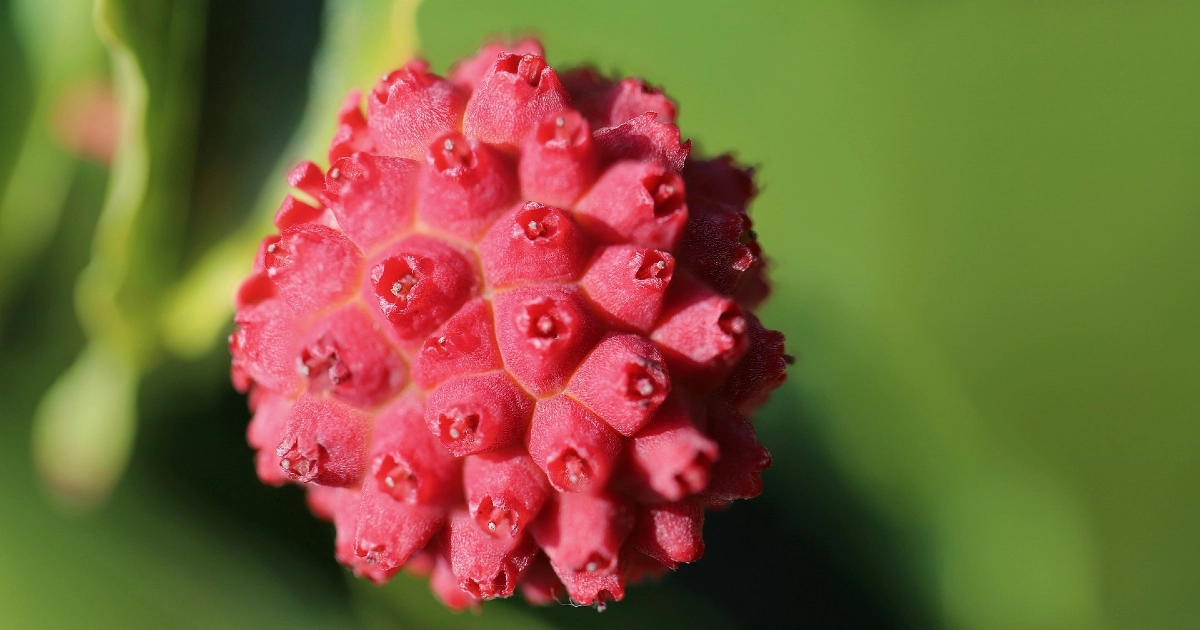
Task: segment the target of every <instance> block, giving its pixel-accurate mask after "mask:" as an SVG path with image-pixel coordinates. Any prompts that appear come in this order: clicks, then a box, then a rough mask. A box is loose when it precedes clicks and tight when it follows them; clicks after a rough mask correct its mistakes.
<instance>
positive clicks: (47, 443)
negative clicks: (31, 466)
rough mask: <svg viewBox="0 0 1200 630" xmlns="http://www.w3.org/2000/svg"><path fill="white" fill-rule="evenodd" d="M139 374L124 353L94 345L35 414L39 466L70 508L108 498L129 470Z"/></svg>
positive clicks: (35, 445) (88, 348)
mask: <svg viewBox="0 0 1200 630" xmlns="http://www.w3.org/2000/svg"><path fill="white" fill-rule="evenodd" d="M136 386H137V374H136V372H134V368H133V366H132V365H130V364H129V363H128V358H127V357H126V356H124V355H123V353H121V352H118V351H114V350H112V349H110V348H108V347H107V346H106V345H105V344H104V343H103V342H94V343H92V344H91V345H89V346H88V347H87V349H86V350H85V351H84V353H83V355H82V356H80V357H79V359H78V360H77V361H76V362H75V365H73V366H72V367H71V369H70V370H69V371H67V373H66V374H64V375H63V376H62V377H61V378H60V379H59V381H58V382H57V383H55V384H54V386H53V387H51V388H50V391H48V392H46V395H45V397H44V398H43V399H42V404H41V406H40V407H39V408H38V410H37V414H36V415H35V416H34V430H35V433H34V435H33V444H34V449H35V450H34V462H35V463H36V465H37V468H38V470H39V471H41V473H42V475H43V477H44V480H45V481H46V482H47V483H48V484H49V485H50V487H51V488H53V489H54V490H55V492H56V495H57V496H56V498H58V499H60V500H63V501H66V502H68V506H73V505H84V506H86V505H88V504H91V503H93V502H95V501H96V500H98V499H100V498H103V497H104V496H106V495H107V494H108V492H109V491H110V490H111V489H112V487H113V485H114V484H115V483H116V481H117V478H118V477H119V476H120V474H121V471H123V470H124V469H125V463H126V462H127V461H128V460H129V451H130V449H131V448H132V446H133V437H134V432H135V430H136V426H135V425H134V422H135V420H136V418H137V401H136V400H135V395H136V394H137V392H136Z"/></svg>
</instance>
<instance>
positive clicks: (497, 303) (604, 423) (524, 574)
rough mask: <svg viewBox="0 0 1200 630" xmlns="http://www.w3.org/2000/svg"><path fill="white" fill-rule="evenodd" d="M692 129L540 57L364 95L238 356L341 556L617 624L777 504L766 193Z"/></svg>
mask: <svg viewBox="0 0 1200 630" xmlns="http://www.w3.org/2000/svg"><path fill="white" fill-rule="evenodd" d="M676 114H677V111H676V106H675V104H674V103H673V102H672V101H671V100H670V99H668V98H667V97H666V96H665V95H664V94H663V93H662V92H661V91H660V90H658V89H656V88H653V87H651V86H649V85H647V84H645V83H643V82H642V81H640V80H638V79H633V78H624V79H615V78H610V77H606V76H603V75H601V74H599V73H597V72H596V71H594V70H592V69H590V68H572V69H567V70H565V71H562V72H560V71H558V70H556V69H555V68H553V67H551V66H550V65H548V64H547V62H546V59H545V56H544V54H543V51H542V47H541V45H540V44H539V43H538V42H536V41H532V40H530V41H522V42H518V43H516V44H514V45H511V46H505V45H500V44H493V45H489V46H486V47H485V48H483V50H481V51H480V52H479V53H478V54H477V55H476V56H474V57H472V58H469V59H465V60H463V61H461V62H459V63H458V64H457V65H455V66H454V67H453V68H452V69H451V71H450V73H449V76H446V77H442V76H438V75H436V74H434V73H432V72H431V71H430V69H429V67H428V65H427V64H426V63H424V62H422V61H412V62H410V63H409V64H408V65H406V66H404V67H403V68H400V69H398V70H395V71H394V72H390V73H388V74H387V75H386V76H384V77H383V78H382V79H381V80H380V81H379V83H378V84H377V85H375V86H374V87H373V88H372V89H371V91H370V92H369V93H367V94H366V95H363V94H361V93H359V92H352V93H351V94H350V95H349V96H347V98H346V100H345V103H344V104H343V106H342V108H341V110H340V111H339V112H338V113H337V122H338V126H337V131H336V134H335V136H334V138H333V141H332V143H331V145H330V148H329V153H328V156H327V158H328V166H327V167H322V166H318V165H317V164H315V163H313V162H305V163H303V164H301V165H299V166H297V167H296V168H295V170H293V171H292V172H291V174H290V175H289V178H288V181H289V183H290V184H291V185H292V186H293V187H294V188H295V189H296V192H295V193H294V194H292V195H289V196H287V197H286V198H285V199H284V200H283V203H282V205H281V206H280V208H279V211H278V214H277V215H276V217H275V226H276V228H277V229H278V232H277V233H275V234H272V235H270V236H268V237H266V238H265V239H264V240H263V242H262V246H261V248H260V250H259V253H258V257H257V259H256V260H255V263H254V268H253V272H252V273H251V275H250V276H249V277H248V278H247V279H246V280H245V282H244V283H243V284H242V285H241V287H240V289H239V290H238V292H237V295H236V300H235V301H236V307H237V315H236V329H235V331H234V333H233V335H232V336H231V337H230V349H231V352H232V355H233V368H232V373H233V382H234V384H235V386H236V387H237V388H238V389H239V390H241V391H244V392H247V393H248V394H249V403H250V408H251V410H252V411H253V419H252V420H251V422H250V426H249V430H248V435H247V438H248V441H249V443H250V446H252V447H253V448H254V449H255V451H256V467H257V472H258V476H259V477H260V478H261V479H262V481H263V482H265V483H268V484H272V485H280V484H284V483H295V484H300V485H302V486H304V487H306V488H308V489H309V492H308V497H309V504H310V507H311V508H312V511H313V512H314V513H315V514H316V515H317V516H319V517H322V518H325V519H328V520H330V521H332V522H333V524H334V526H335V528H336V545H335V547H336V556H337V559H338V560H339V561H341V562H342V563H344V564H346V565H347V566H348V567H350V568H351V569H352V570H354V571H355V572H356V573H358V574H360V575H362V576H364V577H367V578H369V579H371V580H374V581H376V582H384V581H386V580H388V579H389V578H390V577H391V576H392V575H394V574H395V572H396V571H399V570H401V569H404V568H407V569H409V570H411V571H413V572H415V573H418V574H420V575H427V576H429V578H430V584H431V588H432V589H433V591H434V592H435V593H436V594H437V595H438V596H439V597H440V598H441V599H442V601H443V602H445V604H446V605H447V606H449V607H451V608H454V609H460V608H464V607H470V606H474V605H476V603H477V602H479V601H481V600H486V599H491V598H497V597H509V596H511V595H513V594H514V593H516V592H517V591H518V590H520V591H521V593H522V594H523V595H524V597H525V598H526V599H527V600H529V601H530V602H532V603H534V604H546V603H550V602H554V601H565V600H567V599H569V600H571V601H572V602H575V603H577V604H596V605H600V606H602V605H603V604H604V603H606V602H608V601H612V600H619V599H621V598H622V597H623V595H624V592H625V588H626V586H628V585H629V584H631V583H633V582H636V581H638V580H640V579H642V578H644V577H646V576H655V575H660V574H662V573H663V572H664V571H667V570H670V569H674V568H676V567H677V566H678V565H679V564H680V563H686V562H693V561H695V560H697V559H699V558H700V556H701V555H702V554H703V552H704V540H703V537H702V529H703V523H704V515H705V512H706V510H710V509H722V508H725V507H726V506H728V505H729V504H730V503H731V502H732V501H734V500H736V499H745V498H750V497H754V496H756V495H758V494H759V493H760V492H761V490H762V483H761V480H760V477H759V474H760V473H761V472H762V471H763V470H764V469H766V468H767V467H768V466H769V465H770V462H771V459H770V456H769V455H768V453H767V451H766V449H765V448H764V447H763V446H762V445H761V444H760V443H759V441H758V439H757V437H756V435H755V431H754V427H753V425H752V424H751V423H750V421H749V420H748V418H749V416H750V415H751V414H752V413H753V412H754V410H755V409H756V408H757V407H758V406H759V405H760V404H762V402H763V401H764V400H765V399H766V398H767V396H768V394H769V393H770V392H771V391H772V390H773V389H774V388H776V387H777V386H778V385H779V384H780V383H781V382H782V381H783V380H784V378H785V376H786V373H785V370H786V367H787V364H788V363H789V362H790V357H788V356H787V355H786V354H785V353H784V346H783V336H782V335H781V334H780V333H778V332H776V331H773V330H770V329H768V328H766V327H764V326H763V324H762V323H761V322H760V321H759V320H758V318H757V317H755V315H754V313H753V309H754V307H755V306H757V305H758V304H759V303H760V302H761V301H762V300H763V298H765V297H766V295H767V292H768V285H767V282H766V278H765V262H764V260H763V255H762V251H761V250H760V248H759V246H758V243H757V241H756V235H755V233H754V231H753V229H752V224H751V221H750V217H749V215H748V214H747V205H748V204H749V203H750V201H751V199H752V198H753V197H754V195H755V185H754V180H753V177H752V172H751V171H750V170H748V169H745V168H742V167H740V166H738V165H737V164H736V163H735V162H734V161H733V159H732V158H731V157H729V156H720V157H716V158H712V159H703V158H698V157H696V156H694V155H692V154H691V145H690V143H689V142H687V141H684V140H682V139H681V138H682V136H681V135H680V131H679V128H678V127H677V126H676V124H675V120H676Z"/></svg>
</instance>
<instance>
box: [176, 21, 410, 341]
mask: <svg viewBox="0 0 1200 630" xmlns="http://www.w3.org/2000/svg"><path fill="white" fill-rule="evenodd" d="M418 5H419V0H361V1H359V2H329V3H327V4H326V6H325V18H324V33H323V35H322V43H321V45H320V48H319V49H318V51H317V54H316V58H315V60H314V63H313V75H312V83H311V87H310V93H309V103H308V108H307V113H306V114H305V115H304V119H303V121H302V122H301V124H300V128H299V129H298V130H297V132H296V135H295V137H294V139H293V141H292V143H291V145H290V146H289V147H288V149H287V150H286V151H285V152H284V154H283V156H282V157H281V159H280V161H279V166H278V168H277V169H276V171H277V175H276V176H274V177H271V178H270V179H268V180H267V182H266V183H265V185H264V187H263V191H262V194H261V196H260V200H259V202H258V204H257V206H256V209H255V210H254V212H253V214H252V215H251V216H250V218H249V219H248V220H247V222H246V224H245V225H244V226H243V227H242V228H241V229H239V230H238V231H237V232H235V233H233V234H231V235H230V236H229V237H228V238H227V239H226V240H225V241H223V242H221V243H219V244H218V245H216V246H214V247H213V248H212V249H211V250H210V251H209V252H208V253H207V254H205V255H204V256H203V257H202V258H201V259H200V261H199V262H198V263H197V264H196V265H195V267H194V268H193V269H192V270H191V271H190V272H189V273H188V275H187V276H186V277H184V279H183V280H182V281H181V282H180V283H179V285H178V286H177V287H176V288H175V290H174V291H173V293H172V295H171V297H170V299H169V303H168V307H167V310H166V313H165V316H164V319H163V322H162V330H163V338H164V342H165V344H166V346H167V348H168V349H169V350H171V351H172V352H174V353H176V354H177V355H179V356H183V357H196V356H199V355H201V354H203V353H204V352H206V351H207V350H208V349H209V348H211V347H212V346H213V344H214V343H215V342H216V341H217V340H218V339H220V336H221V333H222V331H224V330H225V329H226V328H227V327H228V325H229V319H230V317H231V315H232V295H233V291H234V288H235V287H236V286H237V283H238V281H239V280H241V279H242V278H244V277H245V275H246V270H247V269H249V268H250V263H251V261H252V260H253V259H254V252H255V250H256V248H257V246H258V243H259V241H260V240H261V239H262V237H263V236H265V235H266V234H267V233H268V232H270V231H271V218H272V217H273V216H274V213H275V210H276V209H278V207H279V204H280V203H281V202H282V201H283V198H284V196H285V195H286V194H287V193H288V191H289V187H288V185H287V182H286V181H285V180H284V177H283V176H284V174H285V173H286V172H287V171H288V170H290V169H291V167H293V166H295V165H296V164H297V163H299V162H300V161H302V160H313V161H316V162H323V161H324V160H325V153H326V148H327V147H328V145H329V141H330V139H332V138H333V132H334V130H335V129H336V125H337V120H336V116H335V114H336V113H337V110H338V106H339V105H340V104H341V102H342V99H344V98H345V97H346V95H347V94H348V93H349V92H350V90H352V89H360V90H363V91H364V92H365V91H366V90H369V89H370V88H371V86H373V85H374V84H375V82H376V81H378V79H379V76H380V75H382V74H383V73H384V72H387V71H389V70H391V69H393V68H396V67H397V66H400V65H402V64H404V62H405V61H407V60H408V59H409V58H411V57H412V55H413V54H414V51H415V50H416V47H417V33H416V11H417V6H418Z"/></svg>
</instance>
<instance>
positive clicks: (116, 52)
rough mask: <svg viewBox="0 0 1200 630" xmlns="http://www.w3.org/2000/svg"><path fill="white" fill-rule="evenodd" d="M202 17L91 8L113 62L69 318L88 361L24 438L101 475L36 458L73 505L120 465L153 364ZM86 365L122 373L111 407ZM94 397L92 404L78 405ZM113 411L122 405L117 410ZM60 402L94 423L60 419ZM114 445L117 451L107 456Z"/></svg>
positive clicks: (175, 9)
mask: <svg viewBox="0 0 1200 630" xmlns="http://www.w3.org/2000/svg"><path fill="white" fill-rule="evenodd" d="M204 7H205V5H204V3H203V2H196V1H192V0H180V1H178V2H159V1H157V0H98V1H97V3H96V5H95V22H96V28H97V31H98V32H99V34H100V36H101V39H102V40H103V41H104V43H105V45H106V46H107V47H108V49H109V52H110V55H111V57H112V67H113V74H114V80H115V85H116V90H117V96H118V100H119V102H120V107H121V122H120V138H119V140H118V144H117V149H116V154H115V155H114V161H113V168H112V177H111V180H110V184H109V189H108V196H107V199H106V201H105V205H104V209H103V210H102V212H101V215H100V220H99V223H98V224H97V226H96V234H95V241H94V243H93V249H92V260H91V262H90V263H89V264H88V266H87V268H86V269H85V270H84V271H83V273H82V274H81V276H80V278H79V282H78V285H77V292H76V301H77V311H78V314H79V317H80V320H81V322H82V324H83V326H84V329H85V331H86V333H87V335H88V338H89V340H90V342H89V349H88V350H85V352H84V354H83V356H82V357H81V358H80V359H79V364H78V367H77V368H74V369H73V370H72V371H69V372H68V373H67V374H66V375H64V377H63V378H62V379H61V380H60V381H59V382H58V384H56V385H55V387H54V388H53V389H52V390H51V393H50V394H49V398H48V399H47V402H46V404H44V405H43V406H42V407H41V408H40V409H41V412H42V413H41V414H40V415H39V416H38V418H37V422H38V424H39V427H38V429H37V430H36V431H35V433H34V436H35V438H37V439H38V443H37V444H35V446H34V448H35V451H36V452H38V453H39V454H46V453H58V452H71V453H73V454H76V455H79V456H81V457H83V458H84V459H85V461H88V462H91V463H93V464H101V463H102V464H104V465H105V466H106V467H107V468H106V469H104V470H95V471H91V472H93V473H95V474H79V472H78V471H74V470H72V468H71V467H72V466H73V465H74V462H72V461H68V460H64V459H62V458H59V457H47V456H41V457H39V458H38V461H37V463H38V465H39V466H41V467H42V473H43V477H44V479H45V480H46V481H47V482H49V483H50V484H54V483H55V482H59V481H64V480H66V481H70V482H71V484H72V485H71V486H70V487H69V488H56V489H57V490H59V491H61V492H62V493H64V494H67V495H69V496H72V497H77V498H78V497H90V498H101V497H103V496H104V495H105V494H106V493H107V491H108V490H109V489H110V485H109V484H111V483H112V482H113V481H114V480H115V479H117V478H118V477H119V475H120V472H121V470H122V469H123V468H124V465H125V459H124V458H118V457H116V456H117V455H126V456H127V454H128V453H129V451H130V441H131V440H132V439H133V436H134V433H135V432H134V431H133V430H131V427H133V426H136V416H135V414H136V408H135V406H134V405H132V404H128V401H131V400H132V399H133V397H134V396H135V394H136V391H137V384H138V380H139V379H140V375H141V371H142V370H145V369H146V368H147V367H148V366H149V365H151V364H152V362H153V361H154V360H155V354H156V349H157V334H156V333H157V330H158V327H157V321H158V317H157V316H158V312H159V309H160V304H161V300H162V294H163V293H164V291H165V290H166V287H167V286H168V284H169V283H170V281H171V280H172V279H173V275H174V267H175V264H174V261H175V258H176V256H177V251H178V243H179V241H180V238H181V237H182V234H181V229H180V228H181V226H182V221H183V216H184V213H183V212H181V211H180V210H181V209H184V208H186V207H187V204H188V197H189V194H190V190H189V186H190V182H191V179H190V178H191V166H192V163H191V160H192V154H193V150H194V141H195V137H194V136H195V120H196V116H197V113H198V105H197V100H198V99H197V98H196V96H197V94H198V89H199V86H198V83H199V81H198V76H199V72H198V70H199V68H198V63H199V60H200V54H199V53H200V51H201V48H202V43H203V37H202V36H203V32H204V31H203V26H204ZM97 357H107V360H106V361H104V363H105V364H110V365H120V366H122V368H123V369H121V370H115V371H113V372H112V373H110V374H108V375H105V377H104V378H107V379H109V380H108V382H107V386H108V387H110V388H112V389H113V390H114V391H116V392H122V396H120V397H118V398H115V399H110V398H107V397H104V396H103V394H102V392H100V391H99V390H98V389H97V388H96V385H95V384H96V382H97V378H99V375H98V374H97V370H98V369H99V368H98V364H89V361H92V360H96V358H97ZM95 396H100V397H97V398H94V399H92V398H89V397H95ZM121 400H125V401H126V402H125V403H119V404H118V402H119V401H121ZM67 401H69V402H70V403H71V404H73V405H81V406H83V407H89V406H91V407H93V408H95V409H97V410H101V411H99V412H97V413H94V414H88V413H77V414H71V413H69V409H68V408H67V407H66V406H65V404H64V403H65V402H67ZM114 401H118V402H114ZM101 422H107V423H108V424H107V426H105V425H103V424H99V423H101ZM77 434H89V435H105V436H107V439H106V440H105V441H103V442H95V443H92V448H95V449H97V451H98V452H97V454H96V455H95V456H93V457H85V456H84V455H83V454H82V453H80V449H81V448H86V447H87V444H86V443H83V442H80V441H78V440H76V439H75V438H74V437H73V436H74V435H77ZM118 439H124V440H125V441H126V443H124V444H117V443H116V440H118ZM100 451H102V453H101V452H100ZM87 484H90V486H88V485H87ZM52 488H53V485H52Z"/></svg>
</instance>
